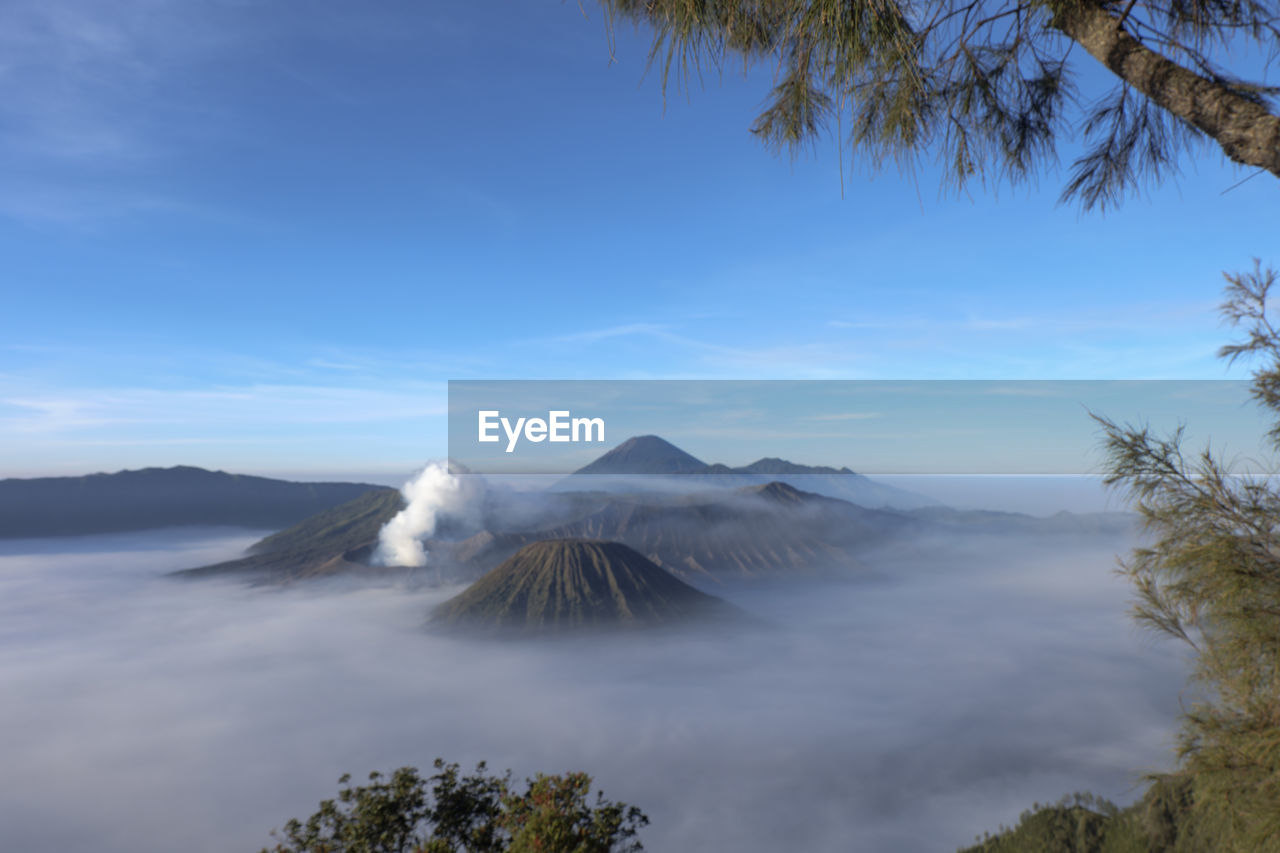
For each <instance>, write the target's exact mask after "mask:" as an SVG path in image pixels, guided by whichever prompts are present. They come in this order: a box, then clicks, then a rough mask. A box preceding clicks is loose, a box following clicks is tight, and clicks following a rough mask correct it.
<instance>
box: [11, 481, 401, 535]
mask: <svg viewBox="0 0 1280 853" xmlns="http://www.w3.org/2000/svg"><path fill="white" fill-rule="evenodd" d="M380 488H384V487H382V486H375V485H372V484H369V483H343V482H323V483H304V482H295V481H291V480H278V479H273V478H270V477H258V476H254V475H250V474H229V473H227V472H226V471H210V470H208V469H205V468H198V467H195V466H192V465H176V466H173V467H169V468H157V467H152V468H138V469H126V470H122V471H116V472H113V473H105V472H100V473H95V474H86V475H83V476H79V477H33V478H18V477H10V478H6V479H3V480H0V538H26V537H40V536H77V535H86V534H95V533H117V532H128V531H138V530H153V529H158V528H164V527H179V526H186V525H218V526H234V527H251V528H258V529H263V528H268V529H271V528H281V527H286V526H288V525H291V524H295V523H297V522H299V521H302V520H303V519H305V518H308V517H310V516H312V515H314V514H316V513H317V512H321V511H323V510H326V509H330V508H332V507H335V506H338V505H339V504H343V503H346V502H347V501H350V500H353V499H355V498H357V497H359V496H360V495H362V494H365V493H366V492H369V491H371V490H374V489H380Z"/></svg>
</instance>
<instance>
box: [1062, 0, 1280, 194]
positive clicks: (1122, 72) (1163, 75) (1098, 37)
mask: <svg viewBox="0 0 1280 853" xmlns="http://www.w3.org/2000/svg"><path fill="white" fill-rule="evenodd" d="M1050 26H1052V27H1053V28H1054V29H1057V30H1059V31H1060V32H1062V33H1064V34H1065V35H1066V36H1067V37H1068V38H1070V39H1072V40H1073V41H1076V42H1078V43H1079V44H1080V46H1081V47H1083V48H1084V49H1085V50H1087V51H1089V53H1090V55H1092V56H1093V57H1094V58H1095V59H1097V60H1098V61H1099V62H1101V63H1102V64H1103V65H1105V66H1106V67H1107V68H1109V69H1110V70H1111V71H1112V72H1113V73H1115V74H1116V75H1117V76H1118V77H1120V79H1122V80H1124V81H1126V82H1127V83H1129V85H1131V86H1133V87H1134V88H1135V89H1137V90H1138V91H1140V92H1142V93H1143V94H1144V95H1146V96H1147V97H1148V98H1150V99H1151V100H1152V101H1153V102H1154V103H1155V104H1157V105H1158V106H1160V107H1163V108H1164V109H1166V110H1168V111H1169V112H1171V113H1173V114H1174V115H1176V116H1178V117H1180V118H1182V119H1184V120H1185V121H1187V122H1188V123H1190V124H1192V125H1194V126H1195V127H1197V128H1199V129H1200V130H1202V131H1204V132H1205V133H1206V134H1207V135H1208V136H1210V137H1211V138H1212V139H1214V140H1216V141H1217V143H1218V144H1219V145H1221V146H1222V150H1223V152H1224V153H1225V154H1226V155H1227V156H1228V157H1230V158H1231V159H1232V160H1234V161H1235V162H1237V163H1241V164H1243V165H1246V166H1257V167H1259V168H1262V169H1266V170H1267V171H1268V172H1270V173H1271V174H1273V175H1276V176H1277V177H1280V116H1275V115H1272V114H1271V113H1270V112H1268V110H1267V108H1266V107H1264V106H1262V105H1261V104H1258V103H1255V102H1254V101H1251V100H1249V99H1248V98H1245V97H1242V96H1240V95H1239V94H1237V93H1235V92H1232V91H1231V90H1230V89H1228V88H1227V87H1225V86H1223V85H1221V84H1220V83H1215V82H1214V81H1212V80H1210V79H1207V78H1205V77H1201V76H1200V75H1199V74H1196V73H1195V72H1193V71H1190V70H1188V69H1186V68H1184V67H1182V66H1181V65H1179V64H1177V63H1176V62H1173V61H1172V60H1170V59H1168V58H1167V57H1164V56H1162V55H1160V54H1159V53H1156V52H1155V51H1153V50H1151V49H1150V48H1148V47H1146V46H1145V45H1143V44H1142V43H1141V42H1139V41H1137V40H1136V39H1134V38H1133V36H1131V35H1129V34H1128V33H1127V32H1125V31H1124V29H1122V28H1121V25H1120V19H1119V18H1117V17H1115V16H1113V15H1111V14H1110V13H1109V12H1107V11H1106V10H1105V9H1103V8H1102V7H1101V6H1099V5H1096V4H1095V3H1094V2H1091V1H1090V0H1077V2H1068V3H1066V4H1064V5H1063V7H1062V8H1060V9H1059V10H1058V11H1057V12H1056V13H1055V14H1054V16H1053V19H1052V21H1051V22H1050Z"/></svg>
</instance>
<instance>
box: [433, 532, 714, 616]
mask: <svg viewBox="0 0 1280 853" xmlns="http://www.w3.org/2000/svg"><path fill="white" fill-rule="evenodd" d="M735 612H736V611H735V610H734V609H733V608H732V607H731V606H729V605H727V604H725V603H724V602H723V601H721V600H720V599H718V598H715V597H713V596H710V595H707V594H706V593H703V592H699V591H698V590H696V589H694V588H693V587H691V586H689V585H688V584H686V583H684V582H683V581H681V580H679V579H678V578H676V577H674V576H673V575H671V574H670V573H669V572H667V571H664V570H663V569H662V568H661V567H659V566H657V565H655V564H654V563H652V562H651V561H649V560H646V559H645V558H644V557H643V556H641V555H640V554H638V553H636V552H635V551H634V550H632V549H631V548H628V547H627V546H626V545H622V544H620V543H617V542H600V541H592V540H585V539H554V540H548V541H544V542H535V543H533V544H531V545H526V546H525V547H524V548H521V549H520V550H519V551H517V552H516V553H515V554H514V555H513V556H512V557H511V558H510V559H508V560H506V561H505V562H503V563H502V564H501V565H500V566H498V567H497V568H495V569H493V571H491V572H489V573H488V574H486V575H485V576H484V577H482V578H480V579H479V580H477V581H476V582H475V583H473V584H472V585H471V586H469V587H468V588H467V589H466V590H465V591H464V592H462V593H461V594H460V595H458V596H456V597H455V598H452V599H450V600H449V601H446V602H445V603H444V604H442V605H440V606H439V607H438V608H437V609H436V610H435V612H434V613H433V614H432V617H431V620H432V622H433V623H435V624H436V625H441V626H453V627H465V628H468V629H473V630H474V629H479V630H489V631H510V632H514V633H520V634H554V633H563V632H566V631H577V630H583V629H591V628H597V629H599V628H639V627H656V626H663V625H676V624H682V623H690V622H693V621H696V620H700V619H708V618H715V617H727V616H731V615H732V614H734V613H735Z"/></svg>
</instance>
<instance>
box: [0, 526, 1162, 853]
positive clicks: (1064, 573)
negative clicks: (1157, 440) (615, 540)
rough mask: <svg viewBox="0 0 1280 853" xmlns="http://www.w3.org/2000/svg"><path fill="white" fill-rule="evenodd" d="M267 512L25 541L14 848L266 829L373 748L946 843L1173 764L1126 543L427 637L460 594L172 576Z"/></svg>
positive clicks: (236, 843) (4, 729)
mask: <svg viewBox="0 0 1280 853" xmlns="http://www.w3.org/2000/svg"><path fill="white" fill-rule="evenodd" d="M259 535H260V534H258V533H254V532H246V531H231V530H180V531H167V532H157V533H147V534H129V535H112V536H99V537H83V538H76V539H63V540H26V541H11V542H4V543H0V696H3V700H2V701H0V762H2V763H3V766H4V768H5V771H6V772H5V773H4V774H3V775H2V776H0V849H5V850H22V851H30V853H39V851H58V853H74V851H94V853H112V852H113V851H120V853H125V851H128V853H150V851H155V853H159V851H173V850H183V851H186V853H203V851H209V853H213V851H218V853H227V851H235V850H244V851H256V850H258V849H260V848H261V847H263V846H265V845H267V844H268V843H270V837H269V835H268V833H269V831H270V830H271V829H272V828H273V827H279V826H281V825H282V824H283V823H284V822H285V820H287V819H288V818H290V817H300V818H301V817H305V816H307V815H309V814H310V813H311V812H312V811H314V810H315V807H316V805H317V803H318V801H319V800H321V799H322V798H326V797H330V796H333V795H334V794H335V793H336V791H337V787H338V786H337V784H336V782H337V778H338V776H339V775H341V774H342V773H344V772H347V771H350V772H352V773H353V775H354V776H355V777H356V778H363V776H364V774H366V773H367V772H368V771H370V770H374V769H379V770H389V769H392V768H395V767H398V766H402V765H406V764H408V765H416V766H418V767H421V768H424V769H426V768H429V766H430V764H431V761H432V759H434V758H436V757H437V756H440V757H444V758H446V759H448V760H452V761H458V762H460V763H462V764H463V765H464V766H469V765H472V764H474V762H476V761H479V760H482V759H483V760H487V761H488V762H489V764H490V766H491V767H492V768H494V769H505V768H511V769H513V770H514V771H515V773H516V775H517V776H519V777H523V776H528V775H532V774H534V773H535V772H539V771H543V772H562V771H566V770H574V769H582V770H586V771H588V772H590V773H592V774H593V775H594V776H595V778H596V781H597V784H598V786H599V787H600V788H602V789H603V790H604V791H605V793H606V794H607V795H608V796H610V797H612V798H615V799H621V800H625V801H627V802H630V803H634V804H636V805H639V806H640V807H641V808H643V809H644V810H645V811H646V812H647V813H648V814H649V816H650V818H651V819H652V824H651V826H650V827H648V828H647V829H646V830H645V831H644V833H643V834H642V836H641V838H642V840H643V841H644V842H645V846H646V848H647V849H649V850H651V851H686V850H712V849H723V850H736V851H745V853H753V851H759V853H764V852H765V851H769V852H770V853H776V851H778V850H804V851H890V850H892V851H902V853H912V851H937V850H942V851H947V850H954V849H955V848H956V847H958V846H960V845H962V844H964V843H966V842H968V841H970V840H971V839H972V838H973V837H974V835H975V834H977V833H979V832H981V831H983V830H987V829H990V830H994V829H996V827H997V826H998V825H999V824H1000V823H1001V822H1005V823H1009V822H1012V821H1014V820H1016V818H1017V816H1018V813H1019V812H1020V811H1021V810H1022V809H1023V808H1025V807H1027V806H1029V805H1030V804H1031V802H1032V801H1034V800H1040V801H1045V800H1051V799H1057V798H1058V797H1059V796H1061V795H1062V794H1065V793H1068V792H1071V791H1075V790H1081V789H1091V790H1093V791H1095V792H1097V793H1100V794H1103V795H1106V796H1110V797H1113V798H1115V799H1118V800H1120V801H1123V802H1127V801H1129V800H1132V799H1133V798H1134V797H1135V796H1137V793H1138V792H1139V790H1140V787H1141V784H1140V781H1139V776H1140V774H1141V773H1142V772H1144V771H1150V770H1158V769H1161V768H1165V767H1167V766H1168V765H1169V763H1170V759H1171V745H1172V733H1173V730H1174V728H1175V726H1176V718H1177V713H1178V709H1179V697H1180V695H1181V692H1182V689H1183V680H1184V675H1185V670H1186V667H1185V662H1184V661H1183V660H1182V659H1181V657H1180V654H1179V652H1178V650H1177V649H1176V648H1174V647H1172V646H1171V645H1169V644H1167V643H1164V642H1159V641H1156V640H1153V639H1151V638H1149V637H1146V636H1145V635H1143V634H1141V633H1140V632H1139V631H1138V629H1136V628H1135V627H1134V626H1133V625H1132V623H1131V621H1130V620H1129V618H1128V617H1127V615H1126V605H1127V598H1128V592H1127V589H1126V587H1125V585H1124V582H1123V581H1122V580H1120V579H1118V578H1117V577H1115V576H1114V573H1113V570H1114V568H1115V554H1116V553H1117V549H1118V548H1123V547H1124V546H1125V544H1126V543H1123V542H1119V541H1117V540H1105V541H1095V542H1080V541H1070V540H1066V539H1046V540H1041V541H1034V540H1016V541H1015V540H1008V539H991V540H985V541H978V540H974V541H971V542H970V543H969V544H967V545H965V546H964V547H955V548H951V549H949V550H948V552H947V555H946V556H945V557H944V558H936V557H935V558H932V559H928V560H920V559H918V558H917V559H912V560H907V559H895V558H894V557H893V556H892V555H886V556H885V557H884V559H882V560H881V561H880V562H879V563H878V565H877V566H875V567H874V569H871V570H869V571H868V572H867V574H866V575H865V576H863V577H860V578H858V579H855V580H852V581H850V582H847V583H838V584H832V583H815V582H806V583H795V584H786V583H774V584H765V585H756V586H730V587H726V588H722V589H720V590H718V592H719V594H722V595H724V596H725V597H726V598H729V599H730V600H732V601H734V602H735V603H737V604H738V605H739V606H741V607H742V608H744V609H746V610H748V611H750V612H752V613H754V614H756V615H758V616H760V617H763V619H764V620H765V621H766V622H768V623H769V627H764V628H760V627H755V628H751V629H747V630H743V631H736V632H729V633H724V632H708V633H705V634H702V633H695V634H679V635H670V636H664V635H652V634H646V635H635V636H631V637H623V638H615V639H611V640H604V641H602V640H599V639H592V640H590V641H572V640H570V641H558V642H554V643H524V644H517V643H509V642H508V643H498V642H480V641H464V640H461V639H455V638H449V637H444V636H439V635H435V634H431V633H428V632H426V631H424V630H423V622H424V619H425V616H426V614H427V613H428V612H429V610H430V608H431V606H433V605H434V604H435V603H438V602H439V601H442V600H444V599H445V598H446V597H448V596H449V595H451V594H454V593H456V592H457V591H458V588H457V587H453V588H447V589H412V588H409V587H406V586H404V585H400V584H397V583H394V582H392V583H385V584H383V585H380V586H361V585H358V584H355V583H352V582H344V581H334V582H329V583H323V584H319V585H305V586H298V587H294V588H288V589H272V588H262V587H250V586H246V585H244V584H241V583H237V582H230V581H175V580H172V579H169V578H167V577H165V573H166V572H168V571H171V570H174V569H179V568H186V567H190V566H197V565H203V564H207V563H211V562H214V561H216V560H220V559H225V558H229V557H232V556H234V555H236V554H237V553H239V552H240V551H241V549H243V548H244V547H246V546H247V545H249V544H250V543H251V542H253V541H254V540H255V539H256V538H258V536H259Z"/></svg>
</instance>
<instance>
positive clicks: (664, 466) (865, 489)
mask: <svg viewBox="0 0 1280 853" xmlns="http://www.w3.org/2000/svg"><path fill="white" fill-rule="evenodd" d="M582 475H590V476H589V477H584V479H583V480H582V481H580V480H578V479H577V478H579V477H580V476H582ZM669 478H679V480H680V481H682V482H683V483H684V485H686V486H687V485H689V484H690V483H693V482H696V479H698V478H700V479H705V480H708V481H711V482H717V483H719V484H721V485H723V486H725V487H727V488H733V487H735V486H744V485H751V484H756V483H759V484H764V483H767V482H769V481H772V480H781V481H786V482H789V483H790V484H791V485H793V486H796V487H797V488H799V489H802V490H804V491H808V492H814V493H817V494H823V495H827V496H829V497H836V498H840V499H842V500H847V501H850V502H852V503H856V504H860V505H862V506H865V507H871V508H876V507H893V508H895V509H916V508H918V507H927V506H940V504H939V502H938V501H935V500H933V499H932V498H929V497H926V496H924V495H919V494H916V493H915V492H909V491H907V490H905V489H898V488H895V487H893V486H889V485H886V484H884V483H879V482H876V481H875V480H872V479H870V478H869V477H865V476H863V475H862V474H857V473H855V472H853V471H851V470H849V469H848V468H832V467H829V466H826V465H800V464H797V463H795V462H788V461H787V460H786V459H778V458H776V457H766V458H764V459H758V460H756V461H755V462H752V463H751V464H750V465H742V466H739V467H736V468H733V467H730V466H728V465H723V464H720V463H716V464H713V465H708V464H707V463H705V462H703V461H702V460H701V459H698V458H697V457H696V456H693V455H691V454H689V453H686V452H685V451H683V450H681V449H680V448H678V447H676V446H675V445H674V444H672V443H671V442H669V441H667V440H666V439H663V438H659V437H658V436H656V435H640V436H635V437H634V438H629V439H627V440H626V441H624V442H623V443H622V444H620V445H618V446H617V447H615V448H613V449H612V450H610V451H609V452H607V453H605V454H604V455H603V456H601V457H600V458H599V459H596V460H595V461H594V462H592V463H590V464H589V465H586V466H584V467H582V468H579V469H578V470H577V471H574V472H573V474H572V475H571V476H570V477H568V478H567V479H566V480H565V481H563V482H562V483H561V484H560V485H559V486H558V488H561V489H575V488H601V489H610V490H614V491H654V490H661V489H663V488H675V487H676V486H677V484H676V483H668V482H665V480H666V479H669ZM584 481H585V482H591V483H592V485H584V484H583V483H584Z"/></svg>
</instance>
